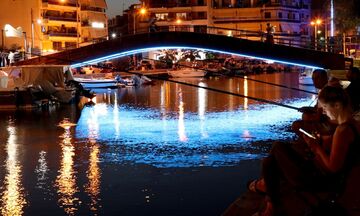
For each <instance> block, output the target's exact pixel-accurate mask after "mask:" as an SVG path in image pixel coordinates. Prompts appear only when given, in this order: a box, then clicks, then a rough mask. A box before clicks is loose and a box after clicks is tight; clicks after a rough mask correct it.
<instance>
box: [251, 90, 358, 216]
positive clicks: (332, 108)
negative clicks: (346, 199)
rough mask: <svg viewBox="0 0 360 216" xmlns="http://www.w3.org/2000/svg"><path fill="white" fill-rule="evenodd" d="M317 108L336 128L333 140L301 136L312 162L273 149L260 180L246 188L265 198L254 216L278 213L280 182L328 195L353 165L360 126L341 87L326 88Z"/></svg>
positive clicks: (279, 146)
mask: <svg viewBox="0 0 360 216" xmlns="http://www.w3.org/2000/svg"><path fill="white" fill-rule="evenodd" d="M319 104H320V106H321V107H322V108H323V110H324V114H326V115H327V116H328V117H329V118H330V119H331V120H334V121H335V122H336V123H337V125H338V126H337V127H336V130H335V132H334V134H333V136H332V137H330V138H328V139H327V142H329V143H328V144H327V145H325V143H322V142H323V140H322V139H313V138H310V137H308V136H307V135H305V134H303V135H302V136H303V139H304V140H305V142H306V143H307V144H308V145H309V147H310V149H311V151H312V153H313V159H312V160H307V159H305V158H304V157H302V156H301V155H299V154H298V153H297V152H296V151H294V149H292V148H291V145H289V144H288V143H280V142H279V143H275V144H274V145H273V148H272V150H271V151H270V155H269V156H268V157H267V158H265V159H264V160H263V164H262V165H263V166H262V176H263V177H262V178H261V179H259V180H255V181H252V182H250V183H249V185H248V186H249V189H250V190H252V191H255V192H262V193H265V194H266V198H265V203H266V205H265V207H264V209H263V210H262V211H260V212H258V213H256V215H263V216H264V215H266V216H271V215H278V214H280V213H281V209H280V208H279V207H280V206H281V203H280V189H281V187H280V183H281V182H285V183H287V184H288V185H290V186H291V187H293V188H296V189H303V190H306V191H314V192H316V191H324V190H325V191H327V190H329V189H333V188H334V186H336V185H339V179H340V178H341V177H342V176H344V174H345V173H346V171H347V170H349V169H350V168H351V167H352V164H354V163H355V160H356V154H359V152H360V151H359V148H360V143H359V132H360V125H359V122H357V121H355V120H354V118H353V112H352V108H351V103H350V101H349V97H348V95H347V94H346V92H345V91H344V90H343V89H342V88H341V87H332V86H327V87H325V88H323V89H322V90H321V92H320V94H319ZM325 146H327V147H325Z"/></svg>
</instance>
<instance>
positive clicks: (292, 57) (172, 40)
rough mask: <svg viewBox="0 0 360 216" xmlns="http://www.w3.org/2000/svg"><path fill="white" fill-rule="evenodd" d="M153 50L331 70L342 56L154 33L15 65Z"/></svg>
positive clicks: (196, 35)
mask: <svg viewBox="0 0 360 216" xmlns="http://www.w3.org/2000/svg"><path fill="white" fill-rule="evenodd" d="M156 47H174V48H176V47H193V48H199V49H208V50H217V51H220V52H226V53H231V54H236V55H243V56H252V57H257V58H263V59H271V60H275V61H277V62H282V63H286V62H288V63H291V64H300V65H308V66H312V67H320V68H326V69H333V70H342V69H344V68H345V62H346V58H344V56H343V55H339V54H334V53H328V52H322V51H316V50H310V49H304V48H297V47H289V46H284V45H277V44H268V43H264V42H259V41H251V40H246V39H239V38H234V37H227V36H223V35H211V34H202V33H194V32H156V33H145V34H137V35H131V36H124V37H120V38H118V39H113V40H108V41H105V42H101V43H97V44H93V45H89V46H85V47H81V48H77V49H72V50H67V51H63V52H59V53H55V54H52V55H47V56H42V57H38V58H33V59H29V60H25V61H22V62H19V63H18V65H38V64H55V65H61V64H71V65H73V64H76V63H82V62H86V61H91V60H94V59H99V58H102V57H105V56H108V57H109V56H111V55H114V54H118V53H123V52H128V51H133V50H139V49H145V48H156Z"/></svg>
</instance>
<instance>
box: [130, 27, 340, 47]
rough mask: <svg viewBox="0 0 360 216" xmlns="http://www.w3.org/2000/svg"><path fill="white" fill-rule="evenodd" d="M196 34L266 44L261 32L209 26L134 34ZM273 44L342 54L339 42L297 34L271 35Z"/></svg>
mask: <svg viewBox="0 0 360 216" xmlns="http://www.w3.org/2000/svg"><path fill="white" fill-rule="evenodd" d="M174 31H180V32H197V33H204V34H214V35H225V36H229V37H236V38H241V39H248V40H252V41H260V42H267V40H266V38H267V36H268V34H267V33H266V32H262V31H250V30H239V29H230V28H221V27H210V26H192V25H171V26H153V27H151V26H150V27H149V28H139V29H136V34H140V33H149V32H150V33H151V32H174ZM272 37H273V42H272V43H274V44H279V45H285V46H292V47H299V48H305V49H312V50H319V51H326V52H334V53H339V52H342V49H343V48H342V46H343V45H342V42H339V41H333V42H332V41H325V40H317V41H316V43H315V41H313V40H312V39H311V38H309V37H307V36H302V35H300V34H298V33H296V34H291V33H284V32H275V33H274V34H273V35H272Z"/></svg>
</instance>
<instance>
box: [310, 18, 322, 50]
mask: <svg viewBox="0 0 360 216" xmlns="http://www.w3.org/2000/svg"><path fill="white" fill-rule="evenodd" d="M321 24H322V20H321V19H316V20H315V21H311V22H310V25H312V26H314V42H315V43H314V44H315V50H317V34H320V33H321V31H318V30H317V28H318V26H319V25H321Z"/></svg>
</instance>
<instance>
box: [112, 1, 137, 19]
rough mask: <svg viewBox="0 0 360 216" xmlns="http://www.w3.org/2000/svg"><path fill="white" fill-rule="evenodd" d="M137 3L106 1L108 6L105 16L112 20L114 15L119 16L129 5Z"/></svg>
mask: <svg viewBox="0 0 360 216" xmlns="http://www.w3.org/2000/svg"><path fill="white" fill-rule="evenodd" d="M139 2H140V1H139V0H106V3H107V5H108V10H107V15H108V16H109V18H112V17H114V16H116V15H121V14H122V11H123V9H127V8H128V7H129V6H130V5H132V4H135V3H139ZM123 7H124V8H123Z"/></svg>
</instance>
